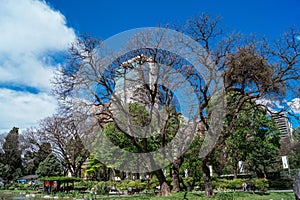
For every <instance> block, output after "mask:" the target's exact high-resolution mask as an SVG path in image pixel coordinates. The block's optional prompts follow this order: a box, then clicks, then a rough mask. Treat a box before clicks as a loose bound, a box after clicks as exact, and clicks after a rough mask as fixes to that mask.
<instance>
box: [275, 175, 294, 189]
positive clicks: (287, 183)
mask: <svg viewBox="0 0 300 200" xmlns="http://www.w3.org/2000/svg"><path fill="white" fill-rule="evenodd" d="M293 183H294V180H293V179H287V178H280V179H275V180H270V181H269V188H270V189H280V190H287V189H288V190H291V189H292V188H293Z"/></svg>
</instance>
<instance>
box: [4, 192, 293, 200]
mask: <svg viewBox="0 0 300 200" xmlns="http://www.w3.org/2000/svg"><path fill="white" fill-rule="evenodd" d="M19 194H20V192H17V191H10V192H9V191H1V192H0V197H1V198H5V199H13V196H20V195H19ZM44 196H45V194H38V195H36V197H35V198H33V199H37V200H38V199H44V198H43V197H44ZM58 196H59V195H58ZM65 196H70V197H72V194H69V195H65ZM73 197H74V196H73ZM76 197H77V199H82V198H80V197H82V195H78V196H77V195H76ZM85 197H90V195H89V194H85ZM59 199H65V198H59ZM97 199H109V200H204V199H206V200H207V199H211V200H271V199H272V200H294V199H295V197H294V194H293V193H270V194H265V195H259V194H251V193H244V192H236V193H230V192H228V193H218V194H216V195H215V197H213V198H205V197H204V194H203V193H192V192H189V193H184V192H181V193H173V194H172V196H169V197H157V196H150V195H149V196H146V195H134V196H112V195H110V196H105V197H103V196H102V197H100V196H99V197H98V198H97Z"/></svg>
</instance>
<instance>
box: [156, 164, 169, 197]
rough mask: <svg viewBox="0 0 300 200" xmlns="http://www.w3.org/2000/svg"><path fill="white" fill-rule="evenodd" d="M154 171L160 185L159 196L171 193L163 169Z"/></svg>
mask: <svg viewBox="0 0 300 200" xmlns="http://www.w3.org/2000/svg"><path fill="white" fill-rule="evenodd" d="M154 173H155V175H156V176H157V179H158V181H159V185H160V191H159V196H170V195H171V190H170V186H169V184H168V182H167V180H166V177H165V175H164V173H163V171H162V170H161V169H160V170H157V171H155V172H154Z"/></svg>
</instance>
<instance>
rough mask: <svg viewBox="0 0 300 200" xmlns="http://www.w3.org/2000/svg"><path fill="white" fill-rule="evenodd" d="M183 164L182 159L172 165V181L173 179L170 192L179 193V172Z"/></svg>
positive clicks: (176, 160)
mask: <svg viewBox="0 0 300 200" xmlns="http://www.w3.org/2000/svg"><path fill="white" fill-rule="evenodd" d="M182 163H183V159H182V158H178V159H175V160H174V161H173V164H172V179H173V188H172V192H180V178H179V170H180V167H181V165H182Z"/></svg>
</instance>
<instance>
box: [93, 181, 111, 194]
mask: <svg viewBox="0 0 300 200" xmlns="http://www.w3.org/2000/svg"><path fill="white" fill-rule="evenodd" d="M109 190H110V185H109V184H108V183H107V182H104V181H100V182H98V183H97V184H96V185H95V186H94V191H95V192H96V194H99V195H107V194H108V192H109Z"/></svg>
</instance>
